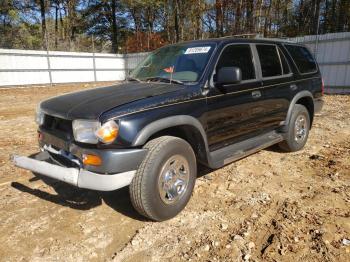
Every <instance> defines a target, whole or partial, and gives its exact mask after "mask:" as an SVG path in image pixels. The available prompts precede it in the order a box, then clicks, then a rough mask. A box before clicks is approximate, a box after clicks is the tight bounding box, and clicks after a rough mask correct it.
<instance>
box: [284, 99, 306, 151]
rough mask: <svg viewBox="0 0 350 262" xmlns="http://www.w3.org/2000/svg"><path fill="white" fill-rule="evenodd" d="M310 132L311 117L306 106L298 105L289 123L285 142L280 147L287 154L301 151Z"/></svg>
mask: <svg viewBox="0 0 350 262" xmlns="http://www.w3.org/2000/svg"><path fill="white" fill-rule="evenodd" d="M309 130H310V115H309V111H308V110H307V109H306V107H305V106H303V105H299V104H296V105H295V106H294V109H293V112H292V116H291V119H290V122H289V126H288V131H287V133H286V134H285V140H284V141H282V142H281V143H279V146H280V147H281V148H282V149H283V150H284V151H287V152H294V151H298V150H301V149H302V148H303V147H304V146H305V144H306V141H307V138H308V136H309Z"/></svg>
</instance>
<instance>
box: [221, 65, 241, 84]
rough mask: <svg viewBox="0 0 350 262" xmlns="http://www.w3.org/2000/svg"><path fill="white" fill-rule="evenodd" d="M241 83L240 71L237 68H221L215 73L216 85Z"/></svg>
mask: <svg viewBox="0 0 350 262" xmlns="http://www.w3.org/2000/svg"><path fill="white" fill-rule="evenodd" d="M241 81H242V71H241V69H240V68H239V67H234V66H232V67H222V68H220V69H219V70H218V72H216V81H215V82H216V84H218V85H227V84H235V83H239V82H241Z"/></svg>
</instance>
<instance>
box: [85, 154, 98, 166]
mask: <svg viewBox="0 0 350 262" xmlns="http://www.w3.org/2000/svg"><path fill="white" fill-rule="evenodd" d="M83 164H84V165H90V166H100V165H102V159H101V158H100V157H99V156H95V155H88V154H86V155H85V154H84V155H83Z"/></svg>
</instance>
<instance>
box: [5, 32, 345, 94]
mask: <svg viewBox="0 0 350 262" xmlns="http://www.w3.org/2000/svg"><path fill="white" fill-rule="evenodd" d="M289 40H292V41H296V42H302V43H304V44H306V45H307V46H308V47H309V48H310V50H311V51H313V52H314V54H315V56H316V59H317V61H318V63H319V66H320V69H321V72H322V75H323V78H324V80H325V85H326V87H331V88H338V89H341V90H345V89H346V90H348V91H349V90H350V32H347V33H335V34H325V35H320V36H315V35H313V36H304V37H297V38H291V39H289ZM146 55H147V53H138V54H128V55H115V54H97V53H74V52H51V51H50V52H46V51H31V50H14V49H0V86H12V85H29V84H45V83H50V82H51V83H68V82H92V81H114V80H123V79H125V76H126V74H127V73H128V72H129V71H130V70H131V69H133V68H135V66H136V65H137V64H138V63H139V62H140V61H141V60H142V59H143V58H144V57H145V56H146Z"/></svg>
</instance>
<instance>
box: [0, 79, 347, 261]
mask: <svg viewBox="0 0 350 262" xmlns="http://www.w3.org/2000/svg"><path fill="white" fill-rule="evenodd" d="M91 86H92V85H91V84H85V85H67V86H64V85H59V86H56V87H30V88H16V89H0V120H1V122H0V123H1V127H0V131H1V133H0V136H1V137H0V232H1V233H0V261H87V260H90V261H350V241H349V240H350V96H326V97H325V100H326V104H325V107H324V110H323V111H322V112H321V114H319V115H317V117H316V119H315V123H314V126H313V129H312V130H311V133H310V137H309V141H308V143H307V145H306V147H305V149H304V150H303V151H300V152H296V153H289V154H286V153H282V152H280V151H279V150H278V149H277V148H269V149H267V150H263V151H261V152H259V153H257V154H254V155H252V156H249V157H247V158H245V159H243V160H240V161H238V162H236V163H233V164H231V165H228V166H226V167H224V168H221V169H219V170H216V171H211V170H205V169H202V170H201V171H200V177H199V178H198V179H197V182H196V186H195V191H194V194H193V197H192V199H191V200H190V202H189V204H188V206H187V207H186V209H185V210H184V211H183V212H182V213H181V214H180V215H178V216H177V217H176V218H174V219H172V220H169V221H166V222H162V223H153V222H149V221H146V220H144V219H143V218H142V217H140V216H139V215H138V214H137V213H136V212H135V211H134V210H133V209H132V207H131V203H130V201H129V196H128V189H127V188H125V189H122V190H119V191H116V192H112V193H100V192H94V191H87V190H79V189H76V188H73V187H71V186H69V185H67V184H64V183H61V182H56V181H52V180H46V179H45V180H42V179H40V178H38V177H35V176H34V175H33V174H32V173H30V172H27V171H24V170H21V169H18V168H15V167H13V166H12V165H11V163H10V162H9V160H8V159H9V155H10V154H12V153H17V154H24V155H29V154H31V153H34V152H36V151H37V150H38V148H37V143H36V126H35V123H34V111H35V108H36V105H37V104H38V102H39V101H40V100H43V99H45V98H48V97H51V96H54V95H57V94H62V93H64V92H69V91H74V90H78V89H82V88H90V87H91Z"/></svg>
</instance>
